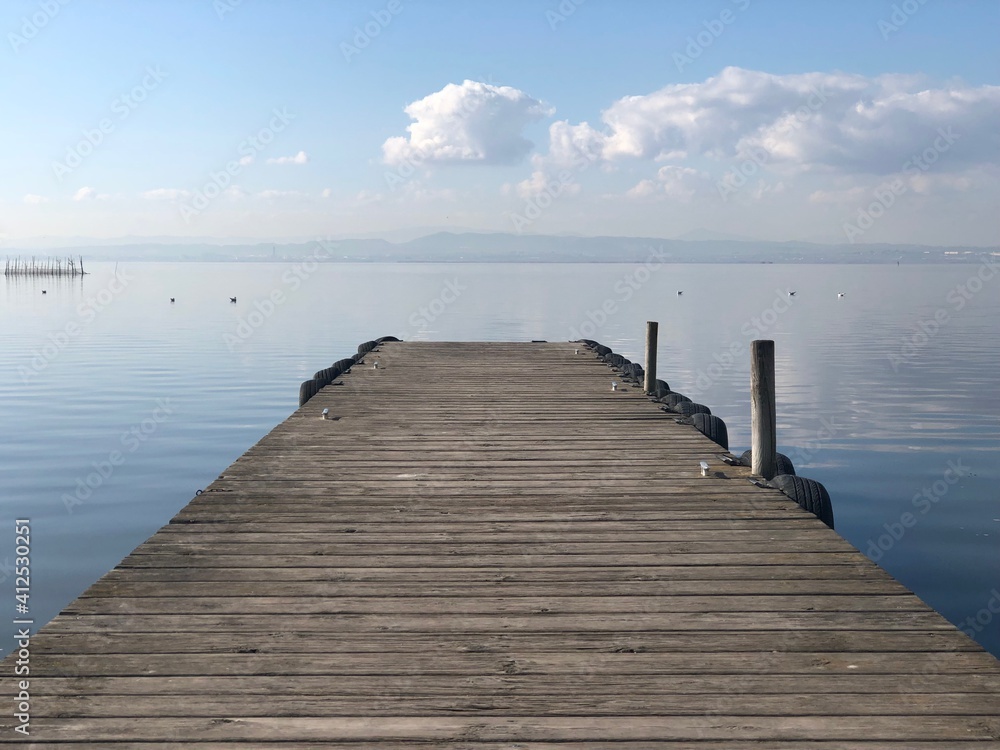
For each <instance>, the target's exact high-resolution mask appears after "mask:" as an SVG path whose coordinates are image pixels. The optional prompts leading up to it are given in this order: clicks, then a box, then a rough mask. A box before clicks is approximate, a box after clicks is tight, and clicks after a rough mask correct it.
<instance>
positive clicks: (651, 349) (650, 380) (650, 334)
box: [643, 320, 660, 393]
mask: <svg viewBox="0 0 1000 750" xmlns="http://www.w3.org/2000/svg"><path fill="white" fill-rule="evenodd" d="M659 328H660V324H659V323H657V322H656V321H653V320H650V321H647V323H646V378H645V381H644V383H643V390H644V391H645V392H646V393H652V392H653V390H654V389H655V388H656V336H657V333H658V331H659Z"/></svg>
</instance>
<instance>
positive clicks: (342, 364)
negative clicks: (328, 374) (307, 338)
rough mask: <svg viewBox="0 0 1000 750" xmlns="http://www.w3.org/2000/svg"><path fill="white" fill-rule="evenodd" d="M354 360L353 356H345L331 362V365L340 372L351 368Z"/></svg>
mask: <svg viewBox="0 0 1000 750" xmlns="http://www.w3.org/2000/svg"><path fill="white" fill-rule="evenodd" d="M354 362H355V360H354V357H347V358H346V359H338V360H337V361H336V362H334V363H333V366H334V367H335V368H336V369H338V370H340V371H341V372H344V371H346V370H349V369H351V366H352V365H353V364H354Z"/></svg>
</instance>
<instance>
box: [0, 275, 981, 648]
mask: <svg viewBox="0 0 1000 750" xmlns="http://www.w3.org/2000/svg"><path fill="white" fill-rule="evenodd" d="M89 270H91V271H92V274H91V275H88V276H87V277H85V278H84V279H83V280H80V279H77V280H75V281H69V280H64V281H60V280H55V279H44V280H7V281H6V283H5V284H4V285H0V316H2V317H0V321H2V326H0V344H2V346H0V409H2V412H0V413H2V415H3V419H2V427H3V429H2V432H0V472H2V485H0V486H2V489H3V493H2V496H0V563H2V569H0V579H2V586H0V595H2V596H3V597H4V600H5V601H7V602H10V604H9V606H10V608H11V611H13V609H14V590H13V575H12V564H13V562H14V557H15V552H14V549H15V546H14V519H16V518H27V519H30V522H31V532H32V547H31V550H32V554H31V562H32V573H33V575H32V578H31V600H30V602H31V616H32V617H34V619H35V622H36V623H38V624H41V623H44V622H45V621H47V620H49V619H51V618H52V617H53V616H55V614H56V613H57V612H58V611H59V610H60V609H61V608H62V607H64V606H65V605H66V604H67V603H69V602H70V601H71V600H72V599H73V598H75V597H76V596H78V595H79V594H80V593H81V592H82V591H83V590H84V589H85V588H86V587H87V586H88V585H90V584H91V583H92V582H93V581H95V580H96V579H97V578H99V577H100V576H101V575H102V574H104V573H105V572H107V571H108V570H109V569H110V568H112V567H114V565H115V564H117V563H118V562H119V561H120V560H121V559H122V558H123V557H124V556H125V555H127V554H128V553H129V552H130V551H131V550H132V549H133V548H134V547H135V546H137V545H138V544H140V543H141V542H143V541H144V540H145V539H146V538H147V537H148V536H150V535H151V534H152V533H153V532H154V531H155V530H156V529H157V528H159V527H160V526H161V525H163V524H164V523H166V522H167V521H168V520H169V519H170V518H171V516H173V515H174V514H175V513H176V512H177V511H178V510H179V509H180V508H181V507H183V506H184V505H185V504H187V503H188V502H189V501H190V499H191V498H192V496H193V495H194V493H195V491H196V490H198V489H200V488H203V487H205V486H206V485H208V484H209V483H210V482H211V481H212V480H213V479H214V478H215V477H216V476H218V474H220V473H221V472H222V470H223V469H225V468H226V467H227V466H228V465H229V464H230V463H231V462H232V461H233V460H234V459H236V458H237V457H238V456H239V455H240V454H241V453H243V452H244V451H245V450H246V449H247V448H248V447H250V446H251V445H253V444H254V443H255V442H256V441H257V440H259V439H260V438H261V437H262V436H263V435H264V434H266V433H267V432H268V431H269V430H270V429H271V428H272V427H273V426H274V425H275V424H277V423H278V422H280V421H281V420H283V419H284V418H285V417H287V416H288V414H289V413H290V412H292V411H293V410H294V409H295V408H296V406H297V398H298V386H299V383H300V381H302V380H303V379H305V378H308V377H311V376H312V373H313V372H315V371H316V370H319V369H321V368H323V367H326V366H329V365H330V364H331V363H332V362H333V361H335V360H337V359H340V358H341V357H344V356H349V355H351V354H353V353H354V351H355V347H356V346H357V344H358V343H360V342H362V341H365V340H367V339H370V338H374V337H377V336H381V335H388V334H392V335H395V336H398V337H400V338H404V339H418V340H421V339H422V340H439V341H440V340H485V341H493V340H498V341H499V340H512V341H528V340H531V339H547V340H550V341H558V340H567V339H576V338H579V337H581V336H584V337H587V338H594V339H597V340H599V341H601V342H602V343H605V344H607V345H608V346H611V347H612V348H613V349H614V350H615V351H617V352H620V353H622V354H624V355H625V356H627V357H629V358H631V359H635V360H637V361H641V359H642V339H643V336H644V329H645V322H646V321H647V320H658V321H659V323H660V357H659V359H660V364H659V368H658V369H659V375H660V377H661V378H663V379H665V380H667V381H668V382H669V383H670V385H671V386H672V387H673V388H674V389H675V390H679V391H681V392H683V393H686V394H688V395H690V396H692V397H693V398H695V400H697V401H701V402H703V403H706V404H708V405H709V406H711V407H712V410H713V413H715V414H717V415H719V416H720V417H722V418H723V419H724V420H725V421H726V423H727V425H728V427H729V433H730V442H731V448H732V449H733V450H734V451H735V452H740V451H742V450H743V449H745V448H747V447H748V445H749V425H750V404H749V393H748V385H749V374H748V373H749V344H750V341H751V340H752V339H754V338H773V339H774V340H775V342H776V351H777V399H778V446H779V450H781V451H782V452H784V453H787V454H788V455H789V456H790V457H791V458H792V460H793V461H794V463H795V466H796V469H797V470H798V473H799V474H801V475H803V476H808V477H810V478H813V479H816V480H819V481H821V482H823V483H824V484H825V485H826V487H827V489H828V490H829V491H830V494H831V496H832V497H833V502H834V511H835V514H836V522H837V530H838V532H839V533H840V534H841V535H843V536H844V537H845V538H846V539H847V540H848V541H850V542H851V543H852V544H854V545H855V546H856V547H858V548H859V549H861V550H862V551H864V552H866V553H868V554H869V555H870V556H871V557H873V558H876V559H877V560H878V562H879V564H880V565H882V566H883V567H884V568H885V569H886V570H888V571H889V572H890V573H891V574H893V575H894V576H896V577H897V578H898V579H899V580H900V581H902V582H903V583H904V584H906V585H907V586H909V587H910V588H911V589H913V590H914V591H916V592H917V594H918V595H920V596H921V597H922V598H923V599H924V600H925V601H927V602H928V603H929V604H930V605H931V606H933V607H934V608H936V609H937V610H938V611H940V612H941V613H942V614H944V615H945V616H946V617H948V618H949V619H950V620H951V621H952V622H954V623H956V624H957V625H959V626H960V627H962V628H964V629H966V630H967V631H968V632H970V634H971V635H973V636H974V637H975V638H976V639H977V640H978V641H979V642H980V643H982V644H983V645H984V646H985V647H986V648H987V649H989V650H991V651H992V652H993V653H994V654H997V655H998V656H1000V614H998V613H996V610H1000V592H998V589H1000V546H998V542H1000V497H998V495H1000V492H998V487H1000V484H998V478H1000V477H998V474H1000V389H998V388H997V373H998V372H1000V346H998V343H997V342H998V332H1000V281H997V280H994V279H992V278H989V279H988V280H987V281H985V282H982V281H979V280H978V279H976V274H977V271H979V270H980V267H978V266H976V265H955V266H948V267H944V266H933V265H926V266H901V267H897V266H806V265H795V266H782V265H731V266H726V265H658V264H656V263H655V262H654V263H653V264H651V265H650V266H643V265H642V264H639V265H564V264H560V265H541V264H538V265H517V264H510V265H478V264H459V265H438V264H397V265H383V264H325V265H321V266H319V267H312V266H310V267H307V268H303V267H302V266H297V265H296V264H294V263H256V264H251V263H218V264H211V263H189V264H184V263H176V264H170V263H122V264H119V265H118V266H117V276H116V275H115V265H114V264H93V265H92V267H91V268H90V269H89ZM982 276H990V273H987V272H985V271H984V272H982ZM43 289H44V290H45V291H46V293H45V294H42V290H43ZM791 290H794V291H796V295H795V296H791V297H790V296H789V295H788V293H787V292H788V291H791ZM678 291H683V292H684V294H683V295H681V296H678V294H677V292H678ZM839 293H843V294H844V296H843V297H839V296H838V294H839ZM230 296H236V297H237V300H238V301H237V303H236V304H231V303H230V301H229V297H230ZM170 297H175V298H176V302H175V303H173V304H171V303H170V301H169V299H170ZM734 353H735V356H734ZM88 478H89V479H90V481H91V484H96V485H98V486H96V488H93V489H92V488H90V487H87V486H86V484H85V483H86V481H87V480H88ZM98 480H99V481H98ZM906 514H909V515H906ZM991 604H992V606H993V608H994V612H990V609H989V608H990V606H991ZM970 618H971V619H970ZM977 618H978V619H977ZM7 651H9V644H8V643H6V642H3V644H2V652H3V653H6V652H7Z"/></svg>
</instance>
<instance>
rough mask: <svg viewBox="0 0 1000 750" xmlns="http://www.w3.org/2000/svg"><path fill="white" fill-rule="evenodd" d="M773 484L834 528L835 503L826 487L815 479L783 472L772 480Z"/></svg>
mask: <svg viewBox="0 0 1000 750" xmlns="http://www.w3.org/2000/svg"><path fill="white" fill-rule="evenodd" d="M771 486H773V487H776V488H778V489H779V490H781V491H782V492H784V493H785V494H786V495H788V497H790V498H792V500H794V501H795V502H797V503H798V504H799V506H800V507H802V508H805V509H806V510H808V511H809V512H810V513H812V514H813V515H814V516H816V517H817V518H818V519H819V520H820V521H822V522H823V523H825V524H826V525H827V526H829V527H830V528H831V529H832V528H833V503H832V502H831V501H830V493H829V492H827V491H826V487H824V486H823V485H822V484H820V483H819V482H817V481H816V480H815V479H806V478H805V477H797V476H795V475H793V474H781V475H779V476H776V477H775V478H774V479H772V480H771Z"/></svg>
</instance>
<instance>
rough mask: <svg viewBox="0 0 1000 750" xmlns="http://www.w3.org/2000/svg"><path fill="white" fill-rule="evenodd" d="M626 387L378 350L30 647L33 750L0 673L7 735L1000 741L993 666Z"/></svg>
mask: <svg viewBox="0 0 1000 750" xmlns="http://www.w3.org/2000/svg"><path fill="white" fill-rule="evenodd" d="M577 348H579V353H576V350H577ZM376 359H377V360H378V362H379V367H378V368H377V369H376V368H374V367H373V362H374V360H376ZM660 369H661V372H665V376H667V377H669V361H664V359H663V358H662V357H661V361H660ZM612 379H613V376H612V374H611V372H610V371H609V370H608V368H607V366H606V365H605V364H603V363H601V362H599V361H597V359H596V358H595V357H594V355H593V354H591V353H590V352H588V351H586V350H585V349H584V348H582V347H581V346H580V345H575V344H545V343H534V344H477V343H464V344H463V343H447V344H445V343H442V344H432V343H387V344H384V345H382V346H381V347H380V348H379V350H378V351H376V352H373V353H370V354H369V355H367V357H366V359H365V364H362V365H358V366H356V367H355V368H354V369H353V371H352V372H351V373H350V374H348V375H346V376H344V377H343V378H341V379H340V380H338V382H342V384H335V385H330V386H328V387H326V388H325V389H323V390H322V391H320V392H319V393H318V394H317V395H316V396H314V397H313V398H312V399H311V400H310V401H308V403H306V404H305V405H304V406H303V407H302V408H300V409H299V410H298V411H296V412H295V413H294V414H293V415H292V416H291V417H289V418H288V419H287V420H286V421H285V422H283V423H282V424H280V425H278V426H277V427H276V428H275V429H274V430H273V431H272V432H271V433H270V434H269V435H267V436H266V437H265V438H264V439H263V440H261V441H260V442H259V443H258V444H257V445H255V446H254V447H253V448H251V449H250V450H249V451H247V453H246V454H245V455H244V456H242V457H241V458H240V459H239V460H237V461H236V462H235V463H234V464H233V465H232V466H231V467H229V468H228V469H227V470H226V471H225V473H224V474H223V475H222V476H220V477H219V479H218V480H216V481H215V482H214V483H213V484H212V485H211V486H209V487H208V488H207V489H206V491H205V492H204V493H203V494H201V495H199V496H198V497H196V498H195V499H194V500H193V501H192V502H191V503H190V504H189V505H188V506H187V507H186V508H184V509H183V510H182V511H181V512H180V513H179V514H178V516H177V517H176V518H175V519H174V520H173V521H172V522H171V523H170V524H168V525H167V526H165V527H164V528H163V529H161V530H160V531H158V532H157V533H156V534H155V535H154V536H153V537H151V538H150V539H149V540H148V541H147V542H145V543H144V544H142V545H141V546H140V547H138V548H137V549H136V550H135V551H134V552H133V553H132V554H131V555H129V556H128V557H127V558H126V559H125V560H123V561H122V562H121V564H120V565H118V566H117V567H116V568H115V569H114V570H112V571H111V572H110V573H108V574H107V575H106V576H104V577H103V578H102V579H101V580H99V581H98V582H97V583H95V584H94V585H93V586H92V587H91V588H90V589H89V590H88V591H86V593H85V594H84V595H83V596H81V597H80V598H79V599H77V600H76V601H75V602H73V603H72V604H71V605H70V606H69V607H68V608H67V609H66V610H65V611H64V612H63V613H62V614H60V615H59V616H58V617H57V618H56V619H55V620H53V621H52V622H51V623H50V624H49V625H48V626H46V627H45V628H43V630H42V631H41V632H40V633H39V634H37V635H35V636H34V637H33V638H32V640H31V677H30V693H31V701H30V705H31V723H30V731H31V734H30V738H27V739H26V738H22V737H21V736H20V735H19V734H17V733H16V732H14V731H13V727H14V725H15V724H16V721H15V720H14V719H13V718H12V715H11V714H12V712H11V710H10V708H11V705H12V704H13V702H14V700H13V696H14V695H16V693H17V689H16V684H15V682H14V678H13V677H12V675H13V671H14V670H13V666H12V660H11V658H8V659H7V660H6V661H5V662H4V663H3V665H2V669H3V694H4V695H6V696H8V698H7V699H6V700H7V708H5V710H4V711H3V715H2V717H0V726H2V733H0V735H2V736H0V743H20V744H26V743H30V746H31V747H37V748H43V747H44V748H47V747H53V748H56V747H69V746H72V747H85V748H88V747H92V748H118V749H125V748H147V749H149V750H153V749H154V748H155V749H156V750H160V749H165V748H178V749H179V748H195V749H200V750H208V749H209V748H211V749H212V750H221V749H222V748H226V749H227V750H230V749H232V748H237V747H239V748H245V747H246V748H283V749H286V750H287V749H291V748H333V749H334V750H338V749H342V750H346V748H351V749H352V750H362V748H364V749H365V750H368V749H371V750H413V749H414V748H422V747H427V748H448V749H450V750H459V748H461V749H462V750H514V749H515V748H518V749H523V750H557V749H558V750H606V749H608V748H611V749H613V750H652V749H653V748H663V749H672V750H746V749H747V748H768V749H770V748H783V749H785V750H792V749H793V748H794V749H795V750H800V749H803V748H810V749H812V750H889V749H890V748H891V749H893V750H904V749H905V750H963V749H966V750H973V749H974V750H985V749H986V748H992V749H996V748H1000V662H998V661H997V660H996V659H995V658H993V657H992V656H990V655H989V654H987V653H985V652H984V651H983V650H982V649H981V648H980V647H979V646H977V645H976V644H975V643H974V642H973V641H972V640H970V639H969V638H967V637H966V636H965V635H963V634H962V633H961V632H960V631H959V630H957V629H956V628H955V627H954V626H952V625H951V624H949V623H948V622H947V621H946V620H945V619H944V618H942V617H941V616H940V615H938V614H937V613H935V612H934V611H933V610H931V609H930V608H929V607H928V606H927V605H925V604H924V603H923V602H922V601H920V600H919V599H918V598H917V597H916V596H914V595H913V594H912V593H910V592H909V591H907V590H906V589H905V588H904V587H903V586H901V585H900V584H899V583H897V582H896V581H894V580H893V579H892V578H891V577H890V576H889V575H887V574H886V573H885V572H883V571H882V570H881V569H880V568H878V567H877V566H876V565H875V564H873V563H872V562H870V561H869V560H868V559H867V558H866V557H864V556H863V555H862V554H861V553H859V552H858V551H857V550H855V549H854V548H853V547H852V546H851V545H850V544H848V543H847V542H846V541H844V540H843V539H842V538H841V537H840V536H838V535H837V534H836V533H835V532H834V531H832V530H830V529H829V528H827V527H826V526H825V525H824V524H823V523H821V522H820V521H819V520H818V519H817V518H815V517H814V516H812V515H811V514H809V513H807V512H805V511H803V510H802V509H800V508H799V507H798V505H796V504H795V503H794V502H792V501H790V500H789V499H788V498H786V497H785V496H784V495H782V494H780V493H779V492H777V491H776V490H770V489H764V488H758V487H754V486H752V485H751V484H750V483H749V482H748V481H747V478H748V476H749V472H750V470H749V469H747V468H742V467H732V466H727V465H726V464H724V463H722V462H721V461H720V460H719V459H718V458H717V456H718V454H719V453H721V449H720V448H719V447H718V446H717V445H715V444H714V443H712V442H711V441H709V440H708V438H706V437H704V436H703V435H701V434H700V433H698V432H697V431H696V430H694V429H693V428H692V427H690V426H686V425H681V424H677V423H676V422H675V421H674V420H673V419H672V418H671V417H670V416H669V415H667V414H665V413H664V412H662V411H660V410H659V409H658V408H657V405H656V404H653V403H651V402H650V401H649V399H648V398H647V397H645V396H644V395H643V393H642V392H641V390H640V389H638V388H635V387H631V388H627V389H622V388H619V390H617V391H612V390H611V381H612ZM324 409H329V416H330V417H331V418H330V419H323V418H322V417H321V413H322V411H323V410H324ZM700 461H707V462H708V463H709V464H710V471H709V476H704V477H703V476H702V475H701V473H702V472H701V469H700V468H699V462H700ZM63 743H66V744H63Z"/></svg>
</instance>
